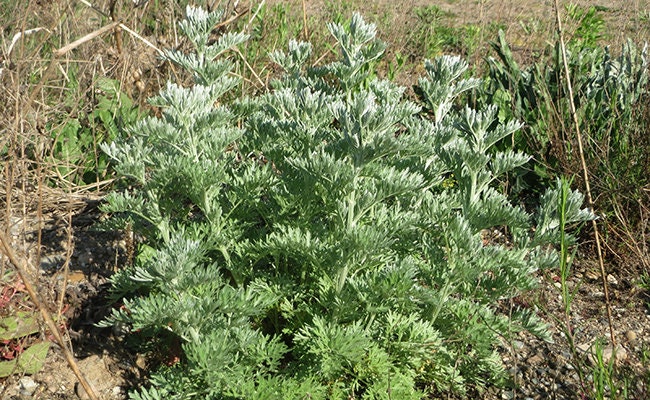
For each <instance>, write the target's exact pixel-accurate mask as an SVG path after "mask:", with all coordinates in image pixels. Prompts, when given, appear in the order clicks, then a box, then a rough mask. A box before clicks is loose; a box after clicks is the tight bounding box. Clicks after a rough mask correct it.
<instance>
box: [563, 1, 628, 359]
mask: <svg viewBox="0 0 650 400" xmlns="http://www.w3.org/2000/svg"><path fill="white" fill-rule="evenodd" d="M555 21H556V23H557V32H558V36H559V40H560V51H561V52H562V63H563V64H564V74H565V78H566V85H567V90H568V92H569V106H570V108H571V116H572V117H573V123H574V125H575V129H576V138H577V140H578V153H579V154H580V164H581V166H582V174H583V178H584V180H585V192H586V197H587V206H588V207H589V208H590V209H591V210H592V211H593V210H594V200H593V198H592V197H591V187H590V185H589V171H588V169H587V163H586V161H585V154H584V149H583V146H582V134H581V133H580V122H579V121H578V114H577V112H576V105H575V103H574V101H573V87H572V85H571V75H570V73H569V63H568V61H567V55H566V47H565V45H564V38H563V37H562V21H561V18H560V4H559V0H555ZM591 225H592V227H593V229H594V239H595V241H596V251H597V252H598V264H599V265H600V277H601V280H602V284H603V292H604V293H605V307H606V309H607V322H608V324H609V335H610V339H611V340H612V346H613V347H616V337H615V335H614V324H613V322H612V321H613V320H612V307H611V303H610V301H609V290H608V288H607V274H606V272H605V262H604V260H603V251H602V248H601V244H600V234H599V232H598V223H597V222H596V220H595V219H592V220H591Z"/></svg>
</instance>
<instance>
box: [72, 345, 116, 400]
mask: <svg viewBox="0 0 650 400" xmlns="http://www.w3.org/2000/svg"><path fill="white" fill-rule="evenodd" d="M77 364H78V365H79V369H80V370H81V371H82V372H83V373H84V376H85V377H86V379H87V380H88V383H89V384H90V386H92V388H93V389H94V390H95V393H96V394H97V395H98V396H99V397H100V398H102V399H107V398H110V397H112V393H113V391H114V389H115V387H116V386H119V385H120V381H119V378H118V377H116V376H115V374H113V373H111V371H110V370H109V369H108V368H107V367H106V364H105V363H104V360H102V359H101V358H100V357H99V356H97V355H93V356H90V357H88V358H84V359H83V360H81V361H79V362H78V363H77ZM74 389H75V394H76V395H77V397H79V399H81V400H87V399H89V398H90V397H89V396H88V394H87V393H86V391H85V390H84V388H83V386H81V384H80V383H79V382H77V383H76V384H75V388H74Z"/></svg>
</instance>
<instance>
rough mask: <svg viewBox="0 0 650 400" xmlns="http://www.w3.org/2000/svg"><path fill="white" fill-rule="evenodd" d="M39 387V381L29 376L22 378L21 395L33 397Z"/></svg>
mask: <svg viewBox="0 0 650 400" xmlns="http://www.w3.org/2000/svg"><path fill="white" fill-rule="evenodd" d="M36 388H38V383H36V382H34V380H33V379H32V378H30V377H29V376H25V377H22V378H20V395H21V396H25V397H31V396H32V395H33V394H34V392H35V391H36Z"/></svg>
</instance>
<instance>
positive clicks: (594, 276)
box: [585, 271, 600, 281]
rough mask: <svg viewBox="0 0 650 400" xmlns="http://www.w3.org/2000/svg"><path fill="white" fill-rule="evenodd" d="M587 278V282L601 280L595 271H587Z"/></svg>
mask: <svg viewBox="0 0 650 400" xmlns="http://www.w3.org/2000/svg"><path fill="white" fill-rule="evenodd" d="M585 278H587V280H589V281H597V280H598V279H600V275H599V274H597V273H596V272H594V271H587V272H586V273H585Z"/></svg>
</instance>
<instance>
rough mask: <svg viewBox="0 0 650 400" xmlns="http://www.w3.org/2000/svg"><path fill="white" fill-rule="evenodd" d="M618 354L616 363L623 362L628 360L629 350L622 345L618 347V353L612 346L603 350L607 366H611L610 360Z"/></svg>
mask: <svg viewBox="0 0 650 400" xmlns="http://www.w3.org/2000/svg"><path fill="white" fill-rule="evenodd" d="M614 353H616V360H615V361H616V363H617V364H618V363H620V362H623V361H625V360H627V350H625V348H624V347H623V346H621V345H617V346H616V351H614V348H613V347H612V346H607V347H605V348H604V349H603V362H604V363H606V364H609V362H610V360H611V359H612V355H614Z"/></svg>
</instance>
